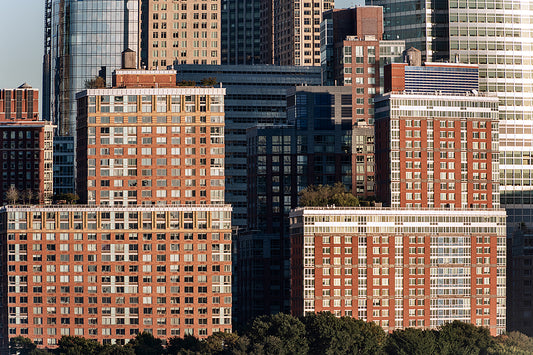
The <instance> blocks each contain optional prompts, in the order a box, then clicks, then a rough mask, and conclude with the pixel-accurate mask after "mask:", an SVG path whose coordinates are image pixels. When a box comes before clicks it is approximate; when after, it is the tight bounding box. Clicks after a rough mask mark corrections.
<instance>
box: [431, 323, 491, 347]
mask: <svg viewBox="0 0 533 355" xmlns="http://www.w3.org/2000/svg"><path fill="white" fill-rule="evenodd" d="M494 343H495V341H494V339H493V338H492V337H491V335H490V332H489V330H488V329H487V328H483V327H476V326H475V325H473V324H469V323H464V322H460V321H453V322H452V323H448V324H445V325H443V326H441V327H440V328H439V332H438V337H437V346H438V349H439V353H440V354H441V355H453V354H464V355H469V354H486V353H487V350H488V349H489V348H490V347H492V346H493V345H494Z"/></svg>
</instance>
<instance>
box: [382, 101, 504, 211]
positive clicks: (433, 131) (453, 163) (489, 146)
mask: <svg viewBox="0 0 533 355" xmlns="http://www.w3.org/2000/svg"><path fill="white" fill-rule="evenodd" d="M375 105H376V115H375V118H376V121H375V131H376V185H377V196H378V199H379V200H380V201H383V202H384V203H385V204H386V205H389V206H391V207H436V208H441V207H447V206H451V207H455V208H469V207H473V208H498V207H499V205H500V200H499V180H500V174H499V139H498V124H499V122H498V99H497V97H496V96H491V95H487V94H479V93H477V92H473V93H465V94H445V93H439V92H434V93H431V92H415V93H404V92H401V93H396V92H391V93H386V94H384V95H382V96H379V97H377V98H376V104H375Z"/></svg>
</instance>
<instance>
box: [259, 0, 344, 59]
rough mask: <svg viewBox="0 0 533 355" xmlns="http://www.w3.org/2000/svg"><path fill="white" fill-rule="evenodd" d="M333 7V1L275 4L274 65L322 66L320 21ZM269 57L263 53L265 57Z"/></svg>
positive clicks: (284, 0)
mask: <svg viewBox="0 0 533 355" xmlns="http://www.w3.org/2000/svg"><path fill="white" fill-rule="evenodd" d="M333 6H334V0H315V1H310V0H280V1H274V2H273V4H272V8H273V14H274V15H273V21H272V23H273V27H274V30H273V31H272V37H273V38H272V41H273V43H274V44H273V49H274V64H278V65H304V66H311V65H320V22H321V21H322V13H323V12H324V11H326V10H329V9H332V8H333ZM263 48H264V49H265V50H267V49H268V46H264V47H263ZM266 56H267V53H264V55H263V56H262V57H263V58H266Z"/></svg>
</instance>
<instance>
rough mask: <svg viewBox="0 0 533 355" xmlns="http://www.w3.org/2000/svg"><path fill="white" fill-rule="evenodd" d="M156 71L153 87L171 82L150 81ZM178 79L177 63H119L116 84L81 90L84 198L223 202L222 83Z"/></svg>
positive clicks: (80, 161)
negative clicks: (140, 66) (125, 66)
mask: <svg viewBox="0 0 533 355" xmlns="http://www.w3.org/2000/svg"><path fill="white" fill-rule="evenodd" d="M156 76H159V77H160V78H159V79H160V80H156V82H155V83H153V86H158V82H160V81H161V82H163V83H165V84H166V83H168V82H169V80H171V81H173V82H174V85H173V86H174V87H166V88H165V87H160V88H158V87H155V88H146V87H145V86H146V78H148V79H150V80H151V79H153V78H155V77H156ZM169 78H170V79H169ZM175 78H176V72H175V71H172V70H171V71H166V70H165V71H151V70H119V71H117V72H116V74H115V80H114V81H115V82H116V83H117V84H118V85H119V87H116V88H104V89H87V90H85V91H82V92H80V93H78V95H77V98H78V134H77V145H76V149H77V154H76V158H77V184H76V188H77V191H78V194H79V196H80V199H81V201H82V202H84V203H88V204H97V205H100V204H103V205H139V204H163V205H165V204H223V203H224V93H225V89H223V88H211V87H187V88H185V87H176V85H175V80H176V79H175ZM137 83H140V85H139V86H141V87H139V86H138V84H137Z"/></svg>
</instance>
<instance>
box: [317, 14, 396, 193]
mask: <svg viewBox="0 0 533 355" xmlns="http://www.w3.org/2000/svg"><path fill="white" fill-rule="evenodd" d="M320 29H321V51H322V57H321V58H322V62H321V66H322V83H323V85H328V86H329V85H342V86H348V87H351V88H352V98H353V102H352V124H353V125H354V129H356V128H357V132H356V131H354V138H355V137H356V136H358V137H359V138H356V139H364V140H365V144H364V147H365V149H358V150H356V151H354V154H353V156H352V157H353V161H352V165H353V167H354V168H353V170H352V172H353V181H352V186H353V190H352V191H353V193H354V194H356V195H357V196H359V197H363V198H372V197H374V196H375V190H374V152H373V150H372V149H366V148H370V144H367V143H372V142H374V138H373V123H374V96H375V95H376V94H381V93H383V85H384V83H383V80H382V78H383V70H384V66H385V65H386V64H389V63H395V62H400V61H401V60H402V52H403V50H404V47H405V43H404V41H401V40H396V41H384V40H383V38H382V37H383V11H382V8H381V7H378V6H366V7H356V8H351V9H340V10H339V9H333V10H329V11H326V12H325V13H324V21H323V22H322V23H321V27H320ZM355 133H356V134H355ZM358 145H359V143H358ZM362 147H363V146H360V147H359V148H362Z"/></svg>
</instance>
